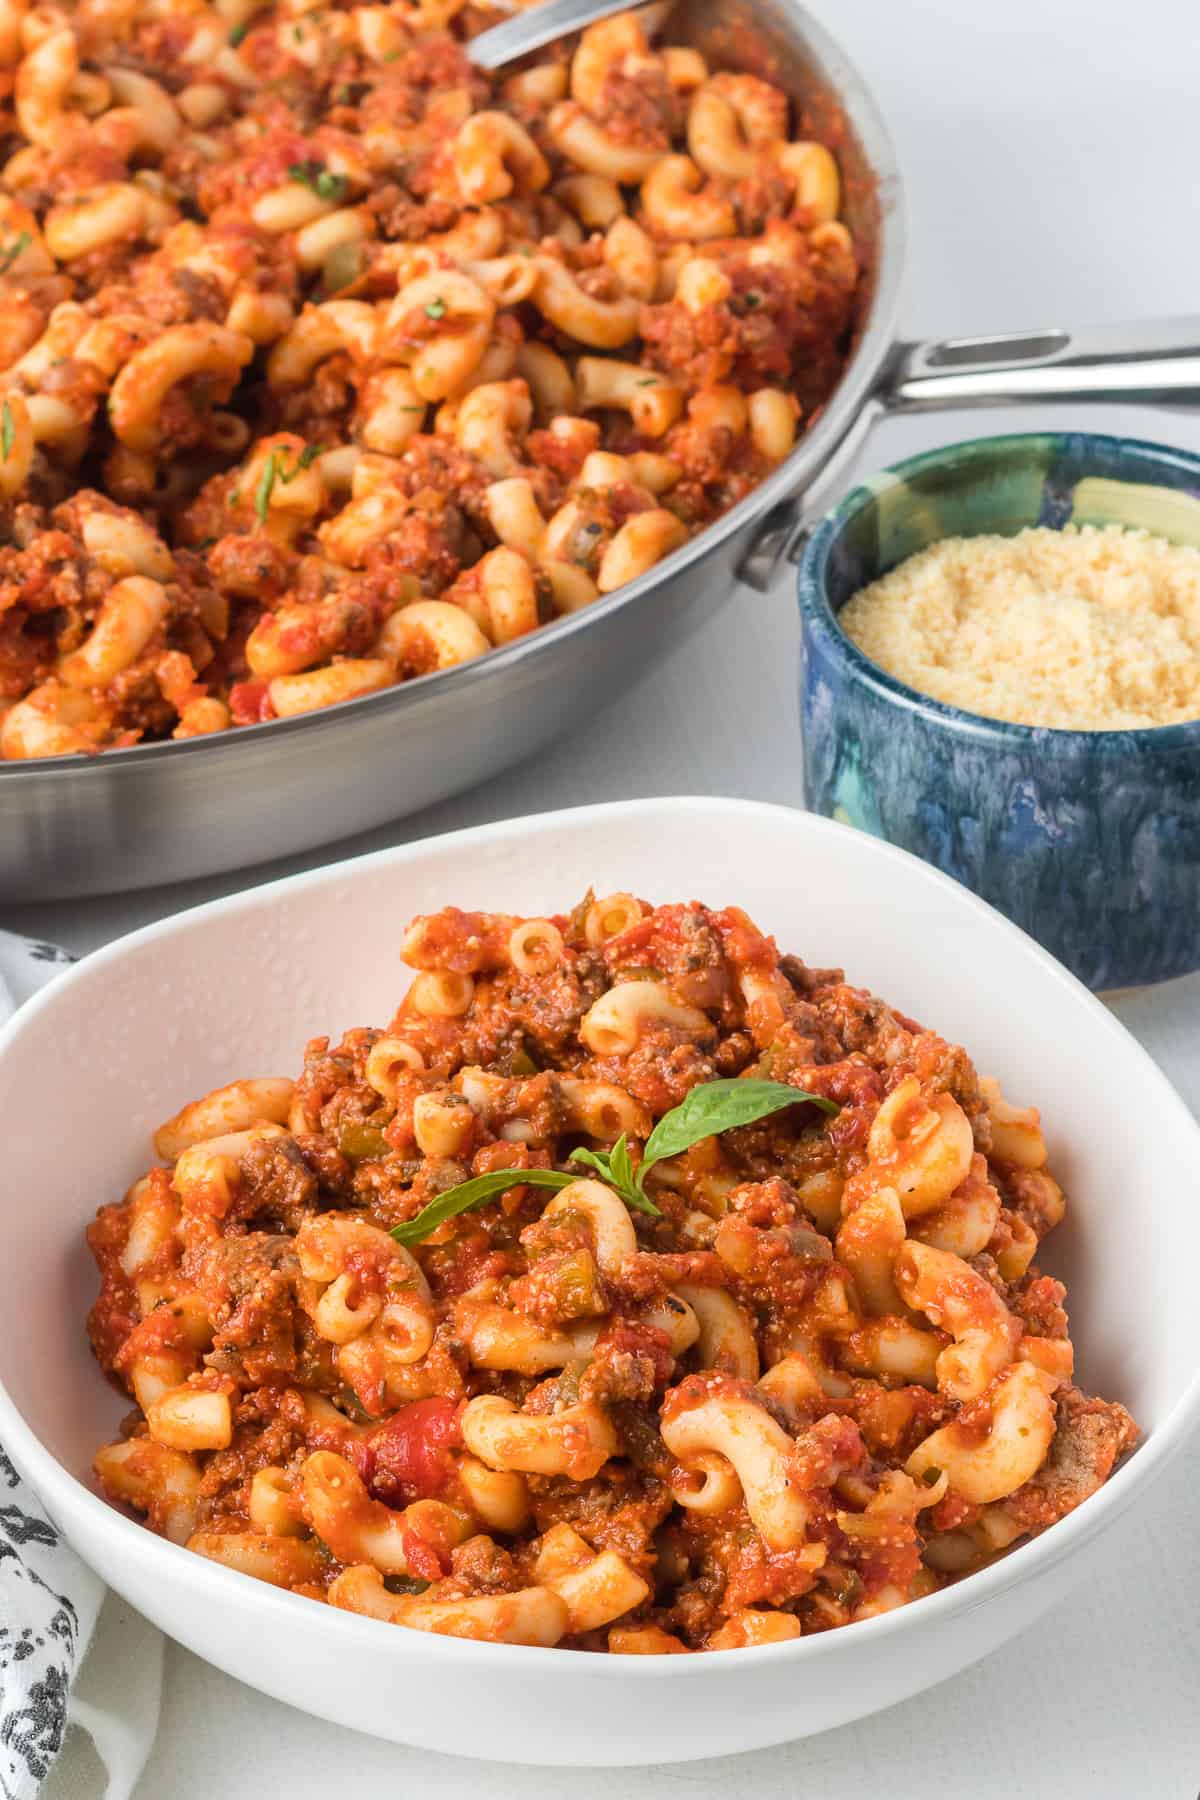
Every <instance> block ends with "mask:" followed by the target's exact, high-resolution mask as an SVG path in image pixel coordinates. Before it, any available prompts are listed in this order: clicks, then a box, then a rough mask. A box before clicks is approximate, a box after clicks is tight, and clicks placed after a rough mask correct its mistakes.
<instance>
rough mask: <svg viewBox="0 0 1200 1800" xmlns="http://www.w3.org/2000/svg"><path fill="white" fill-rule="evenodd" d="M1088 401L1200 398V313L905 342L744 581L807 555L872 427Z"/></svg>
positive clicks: (780, 512)
mask: <svg viewBox="0 0 1200 1800" xmlns="http://www.w3.org/2000/svg"><path fill="white" fill-rule="evenodd" d="M1080 400H1109V401H1124V402H1126V403H1137V402H1140V403H1141V404H1142V405H1150V406H1185V407H1186V406H1191V407H1197V406H1200V313H1191V314H1185V315H1184V316H1182V317H1180V318H1174V319H1150V320H1142V321H1139V322H1138V323H1136V324H1125V325H1092V326H1087V327H1085V328H1084V329H1082V330H1079V331H1061V330H1057V329H1054V330H1049V331H1026V332H1013V333H1008V334H1005V335H1003V336H1000V337H976V338H943V339H941V340H939V341H933V342H929V343H922V344H897V345H896V346H895V348H894V349H893V350H892V352H891V354H890V355H889V356H888V358H887V360H886V361H885V363H884V365H883V368H882V370H881V372H880V375H879V378H878V380H877V382H876V384H875V387H874V389H873V390H872V392H871V394H870V396H869V398H868V400H867V402H866V405H865V406H864V408H863V410H862V412H861V413H860V414H859V416H858V418H857V419H856V420H855V421H854V423H853V424H852V425H851V426H850V428H849V430H848V431H847V433H846V435H845V437H843V438H842V440H841V442H840V443H839V444H838V446H837V448H836V449H835V450H834V452H833V454H832V456H831V457H830V458H829V461H828V462H827V463H826V464H825V466H824V467H823V468H822V469H821V471H820V473H819V474H818V475H817V476H816V478H815V480H814V481H813V482H812V483H811V484H810V485H809V487H808V488H807V489H806V490H805V492H804V493H803V494H799V495H796V496H795V497H794V498H792V499H791V500H785V501H783V502H782V503H781V504H780V505H779V506H777V507H776V508H774V510H773V511H772V512H771V513H770V514H769V515H768V517H767V518H766V520H765V521H764V523H763V525H762V527H761V529H760V531H759V533H758V536H757V538H756V539H755V541H754V543H753V544H752V545H751V547H750V549H749V550H748V551H747V552H746V554H745V556H744V557H743V559H742V561H741V563H740V564H739V567H738V576H739V579H740V580H742V581H744V582H745V583H746V584H747V586H749V587H752V588H756V589H757V590H758V591H759V592H760V593H765V592H766V591H767V589H768V588H769V587H770V586H771V584H772V582H773V581H774V579H775V578H776V576H777V575H778V573H779V570H780V567H781V565H782V563H783V562H784V560H785V559H786V560H788V561H790V562H795V561H796V560H797V559H798V558H799V556H800V555H801V553H802V551H803V548H804V542H805V538H806V536H807V533H808V531H809V529H810V527H811V525H812V524H813V523H814V522H815V521H816V520H817V519H819V518H820V516H821V514H822V513H823V512H824V511H825V510H826V508H827V507H828V506H829V505H830V503H831V501H832V500H833V499H834V498H835V496H836V494H837V492H838V490H839V489H840V488H841V486H842V484H843V482H844V480H845V478H846V476H847V475H848V474H849V471H850V468H851V466H852V464H853V463H854V461H855V459H856V458H857V456H858V454H859V452H860V451H861V449H862V447H863V444H864V443H865V441H866V438H867V434H868V432H869V431H870V430H871V428H872V427H873V426H874V425H875V424H876V423H877V422H878V421H879V419H881V418H883V417H885V416H886V415H889V414H890V415H896V416H899V415H911V414H916V413H924V412H935V411H942V410H946V409H949V408H952V407H956V406H1029V405H1033V404H1036V403H1038V402H1040V403H1042V404H1044V405H1049V404H1051V403H1058V402H1062V401H1080Z"/></svg>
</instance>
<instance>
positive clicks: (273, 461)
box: [254, 450, 279, 525]
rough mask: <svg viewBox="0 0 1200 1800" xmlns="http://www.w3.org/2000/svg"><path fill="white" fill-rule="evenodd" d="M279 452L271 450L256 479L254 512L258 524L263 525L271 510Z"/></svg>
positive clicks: (277, 471)
mask: <svg viewBox="0 0 1200 1800" xmlns="http://www.w3.org/2000/svg"><path fill="white" fill-rule="evenodd" d="M278 459H279V452H278V450H272V452H271V454H270V456H268V458H267V460H266V462H265V463H264V464H263V472H262V474H261V475H260V476H259V478H258V486H257V487H256V488H255V490H254V510H255V512H256V513H257V514H258V522H259V524H260V525H265V524H266V522H267V514H268V512H269V511H270V509H271V495H272V494H273V493H274V491H275V478H276V476H277V475H278V473H279V460H278Z"/></svg>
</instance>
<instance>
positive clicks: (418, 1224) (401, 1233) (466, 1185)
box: [390, 1169, 576, 1244]
mask: <svg viewBox="0 0 1200 1800" xmlns="http://www.w3.org/2000/svg"><path fill="white" fill-rule="evenodd" d="M575 1179H576V1177H575V1176H574V1175H563V1174H560V1173H559V1171H558V1170H557V1169H492V1170H491V1171H490V1172H489V1173H488V1174H487V1175H474V1176H472V1178H471V1180H470V1181H460V1182H459V1184H458V1186H457V1187H452V1188H447V1189H446V1192H445V1193H444V1194H439V1195H438V1196H437V1199H436V1200H431V1201H430V1202H429V1205H428V1206H423V1207H422V1208H421V1210H420V1212H419V1213H418V1214H417V1216H416V1218H415V1219H406V1220H405V1222H404V1224H403V1225H393V1227H392V1230H391V1233H390V1236H392V1237H394V1238H395V1240H396V1242H397V1243H398V1244H419V1243H420V1241H421V1239H422V1238H426V1237H428V1236H429V1234H430V1232H431V1231H434V1230H436V1229H437V1227H438V1226H439V1225H444V1224H445V1222H446V1220H447V1219H456V1218H457V1217H458V1216H459V1214H460V1213H466V1212H474V1211H475V1210H476V1208H477V1207H480V1206H486V1205H487V1203H488V1201H489V1200H493V1199H495V1197H496V1195H497V1194H503V1193H504V1192H505V1191H506V1190H507V1189H508V1188H515V1187H526V1186H528V1187H549V1188H565V1187H570V1185H571V1183H572V1182H573V1181H574V1180H575Z"/></svg>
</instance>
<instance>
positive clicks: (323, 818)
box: [0, 0, 1200, 901]
mask: <svg viewBox="0 0 1200 1800" xmlns="http://www.w3.org/2000/svg"><path fill="white" fill-rule="evenodd" d="M671 29H672V36H673V38H682V39H683V40H685V41H688V42H691V43H693V44H695V45H696V47H697V48H698V49H700V50H702V51H703V52H704V54H705V56H706V57H707V58H708V59H709V61H710V62H711V63H712V64H714V65H715V66H718V67H727V68H748V69H750V70H752V71H753V72H755V73H759V74H762V75H765V76H767V77H768V78H770V79H773V80H776V81H778V82H779V83H780V84H781V85H783V86H784V87H786V88H788V89H789V90H790V91H791V92H793V93H796V94H800V95H803V96H804V100H805V106H806V111H807V112H808V114H809V115H810V118H811V121H812V125H813V128H814V129H815V131H816V132H817V134H818V135H829V136H831V137H834V138H837V139H838V140H839V144H840V152H839V153H840V156H841V161H842V165H843V171H844V175H845V178H846V205H845V214H846V217H847V219H848V222H849V223H850V225H851V227H852V229H853V230H854V232H855V235H856V237H857V239H858V240H859V242H860V244H862V246H863V247H864V249H865V252H866V255H867V259H868V263H869V269H870V274H869V279H868V281H867V284H866V288H865V292H864V297H863V308H862V314H861V319H860V325H859V332H858V337H857V343H856V348H855V350H854V354H853V356H852V358H851V361H850V364H849V367H848V369H847V371H846V374H845V377H844V379H843V381H842V384H841V386H840V388H839V389H838V392H837V394H836V395H835V396H834V398H833V400H832V401H831V403H830V405H829V406H828V408H827V409H826V411H825V413H824V415H823V416H822V418H821V419H820V420H819V422H818V423H817V425H816V426H815V427H814V429H813V430H812V431H811V432H810V434H809V435H808V436H807V437H806V438H805V439H804V440H803V442H802V443H801V444H800V445H799V446H798V447H797V449H796V450H795V451H794V453H793V454H792V456H790V457H789V458H788V460H787V461H786V462H785V463H784V464H783V465H781V467H780V468H779V469H778V470H776V472H775V474H774V475H773V476H772V477H771V478H770V480H768V481H766V482H764V483H763V484H762V486H761V487H759V488H758V489H757V490H756V491H755V492H754V493H753V494H751V495H750V496H749V497H748V498H747V499H746V500H744V501H743V502H742V504H741V505H740V506H738V507H736V508H735V509H734V510H733V511H732V512H730V513H728V514H726V516H725V517H724V518H722V519H720V520H718V521H717V523H716V524H714V525H713V526H711V527H710V528H709V529H708V530H707V531H706V532H704V533H703V534H702V535H701V536H700V537H698V538H696V539H694V540H693V541H692V542H691V543H689V544H686V545H685V546H684V547H683V548H682V549H681V550H679V551H677V552H676V553H675V554H674V555H673V556H671V557H670V558H668V559H667V560H666V561H665V562H663V563H661V564H660V565H659V566H658V567H657V568H655V569H654V570H652V571H651V572H650V573H649V574H648V575H646V576H644V577H643V578H642V579H641V580H639V581H636V582H634V583H632V584H631V585H630V586H629V587H627V588H623V589H621V590H620V591H619V592H618V593H615V594H613V595H611V596H609V597H607V598H606V599H604V600H601V601H598V602H597V603H595V604H594V605H592V606H590V607H588V608H587V609H585V610H584V611H582V612H579V613H575V614H572V615H571V616H569V617H568V618H565V619H562V620H560V621H558V622H557V623H556V624H554V625H551V626H548V627H546V628H545V629H544V630H542V631H540V632H538V633H536V634H535V635H534V636H532V637H529V638H525V639H522V640H521V641H519V642H518V643H515V644H512V645H509V646H507V647H505V648H503V649H500V650H496V651H494V652H492V653H491V654H490V655H488V656H486V657H483V658H481V659H480V660H479V661H477V662H473V663H467V664H465V665H462V666H461V667H459V668H456V669H451V670H448V671H446V672H445V673H443V674H438V675H430V676H426V677H424V678H423V679H421V680H418V681H412V682H408V683H405V684H404V685H403V686H400V687H395V688H391V689H388V690H385V691H384V692H382V693H379V694H373V695H370V696H367V697H365V698H363V699H361V700H354V701H350V702H348V703H346V704H345V705H342V706H338V707H334V708H331V709H330V710H329V711H327V712H321V713H314V714H310V715H308V716H307V717H304V718H298V719H289V720H280V721H277V722H275V723H272V724H269V725H257V726H249V727H246V728H244V729H241V730H238V731H232V732H227V733H224V734H221V735H217V736H214V737H211V738H200V739H193V740H191V741H188V742H182V743H166V744H146V745H139V746H137V747H135V748H133V749H129V750H112V751H107V752H105V753H104V754H103V755H102V756H99V757H95V758H82V757H67V758H61V759H56V760H47V761H41V762H25V763H5V764H0V899H7V900H9V901H15V900H26V899H34V898H58V897H63V896H68V895H78V894H88V893H103V892H111V891H114V890H117V889H121V888H129V887H148V886H152V885H154V884H155V883H158V882H166V881H179V880H185V879H188V878H190V877H194V876H199V875H203V874H211V873H215V872H217V871H220V870H224V869H232V868H238V867H241V866H244V865H247V864H250V863H256V862H261V861H265V860H267V859H268V858H271V857H277V856H283V855H287V854H289V853H294V852H296V851H299V850H303V849H311V848H313V847H314V846H316V845H319V844H322V843H327V842H330V841H332V840H334V839H336V838H340V837H346V836H349V835H350V834H351V833H354V832H358V831H364V830H367V829H368V828H370V827H371V826H375V825H379V824H381V823H383V822H384V821H385V820H388V819H392V818H399V817H402V816H403V815H405V814H407V813H411V812H416V811H418V810H419V809H420V808H422V807H425V806H428V805H431V804H433V803H434V802H436V801H438V800H441V799H444V798H445V797H446V796H447V795H450V794H453V793H456V792H459V791H461V790H463V789H465V788H468V787H470V786H472V785H473V784H474V783H476V782H479V781H482V780H484V779H486V778H488V777H490V776H492V775H494V774H497V773H498V772H499V771H500V770H501V769H503V768H505V767H507V766H508V765H509V764H511V763H514V762H516V761H518V760H519V759H520V758H521V757H523V756H526V755H528V754H529V753H530V752H532V751H534V750H536V749H537V748H538V747H539V746H541V745H543V744H546V743H548V742H549V741H550V740H551V739H552V738H553V737H555V736H556V735H557V734H558V733H560V732H561V731H563V730H565V729H566V728H567V727H568V726H569V725H570V724H571V723H572V722H573V721H574V720H576V719H577V718H578V717H579V716H580V714H581V713H582V712H584V711H587V712H589V713H590V712H594V711H595V710H596V708H597V707H599V706H601V705H602V704H603V703H604V700H605V699H606V697H607V696H608V695H610V694H611V693H612V692H614V691H615V690H616V688H617V687H618V686H619V685H620V684H621V683H625V682H628V681H629V680H630V679H631V678H632V674H633V672H635V671H636V672H637V673H638V674H639V675H640V674H641V673H642V672H643V671H644V670H645V668H646V667H647V666H648V665H649V664H651V663H652V662H653V661H654V660H655V658H656V657H657V656H658V655H660V654H662V653H663V652H665V651H666V649H667V648H668V647H669V646H670V645H672V644H673V643H675V642H677V641H678V640H679V638H680V637H681V636H682V635H683V634H684V633H686V632H688V631H691V630H693V629H695V627H696V626H697V625H699V624H700V623H701V622H702V621H703V620H704V619H705V618H706V617H708V615H709V614H711V613H712V612H713V610H714V609H715V608H716V607H717V605H718V604H719V603H720V602H721V601H722V600H723V599H724V598H725V597H726V596H727V595H728V594H729V592H730V591H731V589H732V588H733V586H734V585H735V583H736V582H737V581H738V580H739V579H743V580H748V581H750V582H751V583H752V584H753V585H755V586H760V587H761V586H765V585H766V583H767V582H768V581H769V580H770V578H771V575H772V573H773V572H774V570H775V568H776V567H777V566H778V565H779V563H780V562H781V560H782V559H783V558H784V557H785V556H786V555H787V553H788V551H789V548H790V547H791V545H792V544H793V543H794V541H795V539H796V537H797V534H798V532H799V530H800V529H801V527H802V524H803V519H804V515H805V511H806V509H810V508H812V507H813V506H815V505H816V504H817V502H818V496H821V497H825V496H827V495H828V494H829V492H830V490H831V489H832V487H833V486H834V485H836V483H837V481H839V480H840V479H842V478H843V477H844V473H845V470H846V468H847V466H848V464H849V461H850V458H851V456H852V455H853V454H854V453H855V452H856V451H857V449H858V447H859V446H860V444H861V442H862V440H863V438H864V437H865V435H866V433H867V431H868V430H869V429H870V428H871V426H872V424H873V423H874V422H875V421H876V420H877V419H878V418H880V417H881V416H882V415H883V414H884V413H885V412H888V411H893V410H914V409H917V408H925V407H934V406H954V405H979V404H981V403H991V402H995V403H1001V402H1007V401H1011V402H1026V403H1027V402H1029V401H1030V400H1053V399H1071V400H1078V399H1081V398H1087V397H1093V398H1097V399H1114V400H1150V401H1156V400H1169V399H1172V398H1175V399H1179V398H1183V397H1185V396H1190V397H1192V398H1193V399H1194V398H1195V397H1196V396H1197V395H1198V394H1200V319H1190V320H1178V321H1171V322H1165V323H1161V324H1158V325H1155V326H1146V325H1142V326H1134V327H1128V328H1118V329H1115V330H1112V331H1107V332H1096V333H1084V334H1067V333H1064V332H1048V333H1044V334H1040V335H1037V336H1033V337H1030V336H1024V337H1021V338H1017V339H995V340H987V341H965V340H964V341H959V342H955V343H943V344H934V345H920V346H912V345H900V344H897V342H896V339H895V326H896V314H897V308H898V305H899V298H900V285H901V274H902V268H903V263H904V253H905V240H906V224H905V217H904V205H903V195H902V187H901V181H900V176H899V172H898V170H897V167H896V163H895V157H894V154H893V151H892V146H891V142H890V140H889V138H888V135H887V131H886V128H885V127H884V124H883V122H882V119H881V118H880V116H879V113H878V111H877V109H876V107H875V104H874V101H873V100H872V98H871V95H870V93H869V92H868V90H867V88H866V87H865V85H864V84H863V82H862V80H861V78H860V77H859V76H858V75H857V73H856V72H855V70H854V69H853V68H852V67H851V66H850V64H849V63H848V62H847V61H846V59H845V57H844V56H843V55H842V53H841V52H840V50H839V49H838V48H837V47H836V45H835V44H833V43H832V42H831V40H830V39H829V38H828V36H827V35H826V33H825V32H824V31H823V30H822V29H821V28H820V27H819V26H818V25H817V24H816V23H815V22H814V21H813V20H812V19H811V18H810V17H809V16H808V14H807V13H806V12H804V11H803V9H802V8H801V7H800V6H798V5H795V4H791V3H790V0H723V4H722V5H721V7H720V9H719V11H718V9H716V8H715V7H713V6H712V5H711V4H710V3H709V0H680V4H678V5H677V6H676V7H675V9H674V12H673V15H672V27H671Z"/></svg>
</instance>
